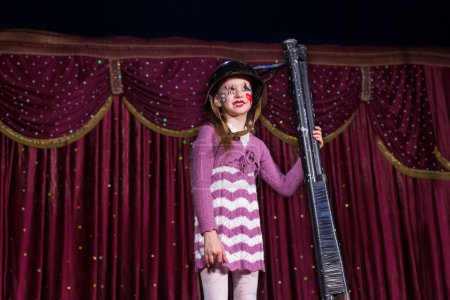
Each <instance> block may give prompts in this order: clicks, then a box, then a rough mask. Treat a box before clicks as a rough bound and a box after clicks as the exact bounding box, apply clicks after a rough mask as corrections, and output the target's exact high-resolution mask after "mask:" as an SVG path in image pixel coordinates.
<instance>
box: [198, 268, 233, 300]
mask: <svg viewBox="0 0 450 300" xmlns="http://www.w3.org/2000/svg"><path fill="white" fill-rule="evenodd" d="M200 277H201V279H202V286H203V296H204V299H205V300H228V270H227V269H219V268H214V269H208V268H205V269H203V270H202V271H201V272H200Z"/></svg>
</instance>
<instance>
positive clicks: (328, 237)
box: [283, 39, 350, 300]
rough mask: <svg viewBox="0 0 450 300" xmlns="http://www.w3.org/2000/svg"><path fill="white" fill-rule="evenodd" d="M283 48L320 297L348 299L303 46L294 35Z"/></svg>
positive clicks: (285, 42)
mask: <svg viewBox="0 0 450 300" xmlns="http://www.w3.org/2000/svg"><path fill="white" fill-rule="evenodd" d="M283 49H284V54H285V58H286V63H287V65H288V69H289V81H290V83H291V88H292V94H293V99H294V105H295V107H296V113H297V118H298V126H297V132H298V141H299V146H300V150H301V160H302V166H303V173H304V182H305V186H306V191H307V195H308V203H309V211H310V215H311V222H312V224H313V231H314V234H313V236H314V249H315V256H316V262H317V265H318V277H319V284H320V294H321V299H323V300H332V299H339V300H343V299H345V300H350V295H349V293H348V290H347V283H346V280H345V274H344V265H343V263H342V257H341V252H340V249H339V244H338V241H337V237H336V229H335V227H334V222H333V216H332V214H331V209H330V201H329V197H328V192H327V185H326V177H325V174H324V173H323V169H322V162H321V158H320V153H319V146H318V143H317V141H315V140H314V139H313V137H312V134H311V133H312V130H313V129H314V112H313V105H312V95H311V91H310V87H309V83H308V70H307V62H306V47H305V46H304V45H301V44H300V45H299V44H298V43H297V41H296V40H295V39H288V40H285V41H284V42H283Z"/></svg>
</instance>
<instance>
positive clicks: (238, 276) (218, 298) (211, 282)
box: [200, 268, 259, 300]
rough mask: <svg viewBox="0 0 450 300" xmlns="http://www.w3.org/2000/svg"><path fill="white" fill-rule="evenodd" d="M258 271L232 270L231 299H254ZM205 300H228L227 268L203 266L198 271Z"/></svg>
mask: <svg viewBox="0 0 450 300" xmlns="http://www.w3.org/2000/svg"><path fill="white" fill-rule="evenodd" d="M258 274H259V272H258V271H256V272H249V271H241V270H238V271H233V272H231V276H232V279H233V299H234V300H255V299H256V291H257V289H258ZM200 277H201V279H202V286H203V295H204V299H205V300H228V270H223V269H218V268H215V269H208V268H205V269H203V270H202V271H201V272H200Z"/></svg>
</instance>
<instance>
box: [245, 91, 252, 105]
mask: <svg viewBox="0 0 450 300" xmlns="http://www.w3.org/2000/svg"><path fill="white" fill-rule="evenodd" d="M245 97H247V100H248V101H249V102H250V106H251V105H252V104H253V97H252V94H250V93H247V94H245Z"/></svg>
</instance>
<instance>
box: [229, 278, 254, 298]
mask: <svg viewBox="0 0 450 300" xmlns="http://www.w3.org/2000/svg"><path fill="white" fill-rule="evenodd" d="M258 275H259V272H258V271H256V272H249V271H234V272H232V276H233V299H234V300H256V292H257V290H258Z"/></svg>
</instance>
